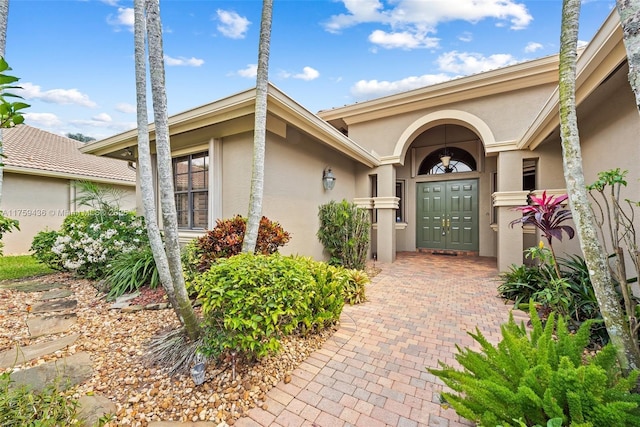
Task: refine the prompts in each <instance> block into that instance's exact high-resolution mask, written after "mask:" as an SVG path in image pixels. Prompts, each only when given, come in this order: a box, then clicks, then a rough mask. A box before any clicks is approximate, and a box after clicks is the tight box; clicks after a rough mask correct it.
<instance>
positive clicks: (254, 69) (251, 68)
mask: <svg viewBox="0 0 640 427" xmlns="http://www.w3.org/2000/svg"><path fill="white" fill-rule="evenodd" d="M236 73H237V74H238V75H239V76H240V77H247V78H254V77H256V76H257V75H258V64H247V67H246V68H243V69H242V70H238V71H237V72H236Z"/></svg>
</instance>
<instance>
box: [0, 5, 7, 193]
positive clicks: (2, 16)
mask: <svg viewBox="0 0 640 427" xmlns="http://www.w3.org/2000/svg"><path fill="white" fill-rule="evenodd" d="M8 21H9V0H0V57H3V58H4V53H5V50H6V46H7V22H8ZM3 152H4V150H3V149H2V128H0V201H1V200H2V181H3V180H4V166H2V154H3Z"/></svg>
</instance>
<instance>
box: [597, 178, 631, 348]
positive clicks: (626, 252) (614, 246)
mask: <svg viewBox="0 0 640 427" xmlns="http://www.w3.org/2000/svg"><path fill="white" fill-rule="evenodd" d="M627 173H628V171H626V170H625V171H621V170H620V169H619V168H617V169H611V170H608V171H604V172H600V173H598V179H597V180H596V181H595V182H594V183H593V184H591V185H589V186H587V189H588V190H589V194H590V196H591V199H592V201H593V203H592V211H593V215H594V217H595V220H596V225H597V227H598V230H599V232H600V242H601V243H602V246H603V247H604V250H605V251H606V253H607V254H609V258H608V260H609V263H610V265H611V275H612V278H613V279H614V280H615V281H616V282H617V285H618V288H619V289H620V291H621V293H622V298H623V302H624V309H625V313H626V317H627V319H628V322H629V328H630V329H631V335H632V337H633V338H634V340H635V341H636V345H637V344H638V333H639V332H640V322H638V317H637V315H636V311H637V305H638V304H637V300H636V298H634V296H633V292H632V290H631V284H632V283H634V282H637V281H638V276H639V275H640V251H639V250H638V235H637V233H636V227H635V225H634V219H635V208H637V207H638V206H640V203H638V202H635V201H631V200H629V199H625V200H624V202H623V201H622V200H621V191H622V188H623V187H626V186H627V180H626V175H627ZM625 257H628V259H631V262H632V265H633V268H634V271H635V277H633V278H631V279H629V278H628V276H629V272H628V269H627V265H628V263H627V262H625Z"/></svg>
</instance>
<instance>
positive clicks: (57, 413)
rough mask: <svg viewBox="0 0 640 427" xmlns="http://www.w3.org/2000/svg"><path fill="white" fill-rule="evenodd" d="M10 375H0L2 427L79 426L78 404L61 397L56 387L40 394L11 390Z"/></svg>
mask: <svg viewBox="0 0 640 427" xmlns="http://www.w3.org/2000/svg"><path fill="white" fill-rule="evenodd" d="M10 384H11V380H10V376H9V373H6V372H5V373H3V374H0V425H1V426H3V427H12V426H15V427H25V426H33V427H58V426H80V425H81V423H80V422H79V421H78V420H77V412H78V402H77V401H75V400H73V399H71V398H69V397H68V396H66V395H65V394H63V393H61V391H60V390H59V388H58V386H57V384H55V383H54V384H50V385H48V386H47V387H45V389H44V390H42V391H40V392H34V391H33V390H29V389H28V388H27V387H26V386H22V387H10Z"/></svg>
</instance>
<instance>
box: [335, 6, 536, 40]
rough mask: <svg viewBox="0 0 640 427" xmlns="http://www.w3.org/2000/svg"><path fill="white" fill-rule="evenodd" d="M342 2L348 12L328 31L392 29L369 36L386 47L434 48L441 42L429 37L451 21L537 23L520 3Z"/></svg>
mask: <svg viewBox="0 0 640 427" xmlns="http://www.w3.org/2000/svg"><path fill="white" fill-rule="evenodd" d="M341 1H342V3H343V4H344V6H345V8H346V9H347V13H344V14H340V15H334V16H332V17H331V18H330V19H329V20H328V21H327V22H325V23H324V28H325V29H326V30H327V31H329V32H332V33H339V32H340V31H342V30H343V29H345V28H348V27H352V26H355V25H358V24H361V23H372V24H380V25H384V26H389V27H390V28H391V30H392V31H391V32H385V31H382V30H380V29H378V30H375V31H374V32H372V33H371V35H370V36H369V40H370V41H372V42H373V43H375V42H376V40H377V42H378V43H379V44H381V45H382V46H384V47H386V48H393V47H400V48H403V49H411V48H414V47H432V46H430V45H433V44H434V43H436V44H437V39H433V38H430V37H427V35H428V34H434V33H435V32H436V29H437V27H438V25H439V24H441V23H444V22H449V21H456V20H462V21H467V22H472V23H475V22H479V21H481V20H484V19H495V20H496V21H497V22H496V25H499V26H500V25H501V26H505V25H506V24H508V25H509V27H510V28H511V29H512V30H520V29H523V28H526V27H527V26H528V25H529V24H530V23H531V21H532V20H533V17H532V16H531V14H530V13H529V11H528V10H527V7H526V5H525V4H524V3H518V1H517V0H451V1H415V0H394V1H387V2H383V1H382V0H341ZM414 45H415V46H414Z"/></svg>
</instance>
